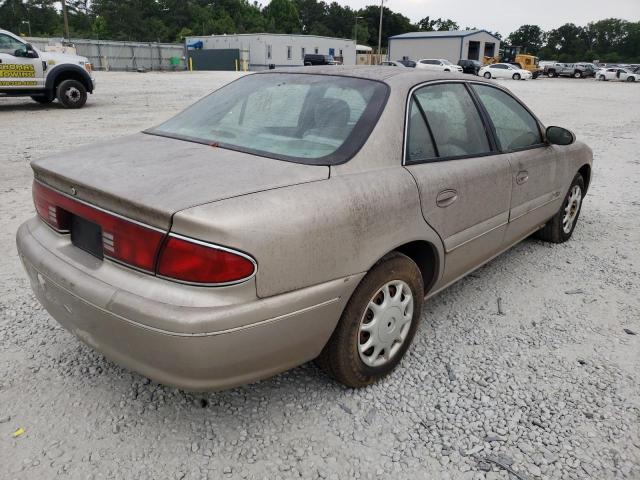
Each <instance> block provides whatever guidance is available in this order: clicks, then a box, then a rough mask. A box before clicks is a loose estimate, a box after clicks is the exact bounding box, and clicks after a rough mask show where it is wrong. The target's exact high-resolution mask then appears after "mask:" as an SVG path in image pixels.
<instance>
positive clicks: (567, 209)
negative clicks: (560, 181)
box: [537, 173, 584, 243]
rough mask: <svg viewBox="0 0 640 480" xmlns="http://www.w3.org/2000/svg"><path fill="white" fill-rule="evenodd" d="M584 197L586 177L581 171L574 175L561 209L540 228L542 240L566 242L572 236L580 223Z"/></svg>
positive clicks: (538, 234) (538, 233) (539, 235)
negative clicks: (579, 218) (584, 177)
mask: <svg viewBox="0 0 640 480" xmlns="http://www.w3.org/2000/svg"><path fill="white" fill-rule="evenodd" d="M583 197H584V179H583V178H582V175H580V174H579V173H577V174H576V176H575V177H573V181H572V182H571V186H570V187H569V191H568V192H567V195H566V196H565V197H564V202H562V206H561V207H560V210H558V212H557V213H556V214H555V215H554V216H553V217H552V218H551V220H549V221H548V222H547V223H546V224H545V226H544V227H542V229H541V230H538V232H537V237H538V238H540V239H541V240H545V241H547V242H552V243H564V242H566V241H567V240H569V239H570V238H571V235H572V234H573V230H574V229H575V228H576V224H577V223H578V217H579V216H580V209H581V208H582V198H583Z"/></svg>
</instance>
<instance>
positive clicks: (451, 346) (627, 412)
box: [0, 73, 640, 480]
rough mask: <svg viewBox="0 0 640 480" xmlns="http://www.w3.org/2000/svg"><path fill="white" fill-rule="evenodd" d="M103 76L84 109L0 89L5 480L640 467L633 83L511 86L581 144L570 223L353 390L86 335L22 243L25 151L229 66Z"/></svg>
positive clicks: (477, 473) (639, 131)
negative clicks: (211, 373)
mask: <svg viewBox="0 0 640 480" xmlns="http://www.w3.org/2000/svg"><path fill="white" fill-rule="evenodd" d="M97 77H98V82H99V83H98V87H97V92H96V94H95V95H93V96H91V97H90V99H89V102H88V104H87V107H86V108H84V109H82V110H80V111H68V110H63V109H62V108H60V107H58V106H57V105H53V106H50V107H48V108H44V107H42V106H40V105H37V104H36V103H34V102H32V101H30V100H29V99H0V119H1V121H0V134H1V137H0V138H2V143H1V144H2V147H3V148H2V150H1V153H0V200H1V201H0V216H1V217H0V218H2V224H3V228H2V230H1V231H0V252H2V253H3V255H2V256H0V477H1V478H8V479H10V478H54V477H63V478H96V479H98V478H117V479H121V478H122V479H125V478H126V479H128V478H131V479H144V478H150V479H151V478H153V479H160V478H172V479H182V478H186V479H202V478H210V479H218V478H270V479H273V478H305V479H313V478H335V479H342V478H393V479H402V478H411V479H415V478H434V479H466V480H472V479H473V480H475V479H485V478H486V479H487V480H497V479H505V480H506V479H509V478H511V479H516V478H520V479H521V480H523V479H528V480H533V479H538V478H548V479H584V478H590V479H597V480H602V479H622V478H625V479H640V274H639V271H640V268H639V267H640V248H639V246H640V109H639V108H638V107H639V106H640V85H631V84H620V83H612V82H607V83H603V82H595V81H590V80H573V79H540V80H535V81H529V82H514V81H510V82H508V86H509V87H511V88H512V90H513V91H515V92H516V93H517V94H518V95H520V96H521V98H523V99H524V100H525V101H526V102H527V103H528V104H529V105H530V106H531V107H532V108H533V109H534V111H536V112H537V113H538V114H539V116H540V117H541V118H542V120H543V121H544V122H546V123H547V124H558V125H562V126H566V127H569V128H571V129H573V130H574V131H575V132H576V133H577V135H578V137H579V138H580V139H582V140H584V141H586V142H587V143H588V144H589V145H590V146H591V147H592V148H593V150H594V152H595V167H594V175H593V184H592V185H593V186H592V188H591V190H590V191H589V194H588V196H587V198H586V201H585V204H584V209H583V211H582V215H581V218H580V221H579V224H578V226H577V229H576V231H575V233H574V237H573V239H572V240H571V241H570V242H568V243H567V244H564V245H549V244H544V243H541V242H538V241H535V240H527V241H525V242H523V243H522V244H520V245H519V246H517V247H515V248H513V249H512V250H511V251H509V252H507V253H506V254H504V255H502V256H501V257H499V258H498V259H496V260H494V261H493V262H491V263H490V264H488V265H487V266H485V267H483V268H481V269H480V270H478V271H476V272H475V273H473V274H472V275H470V276H469V277H467V278H466V279H464V280H462V281H460V282H458V283H457V284H456V285H454V286H453V287H451V288H449V289H448V290H447V291H445V292H444V293H442V294H440V295H438V296H437V297H435V298H434V299H432V300H431V301H429V302H428V304H427V305H426V311H425V314H424V323H423V325H422V326H421V329H420V330H419V332H418V335H417V336H416V339H415V342H414V345H413V348H412V349H411V350H410V351H409V353H408V355H407V357H406V358H405V360H404V361H403V362H402V365H401V368H400V369H399V370H398V371H396V372H395V373H394V374H393V375H391V376H390V377H388V378H387V379H386V380H385V381H383V382H382V383H380V384H378V385H375V386H372V387H370V388H367V389H364V390H359V391H353V390H348V389H345V388H342V387H340V386H338V385H336V384H334V383H332V382H331V381H330V380H329V379H328V378H327V377H325V376H324V375H323V374H322V373H321V372H320V371H319V370H318V369H317V368H316V367H315V366H314V365H312V364H309V365H304V366H302V367H300V368H297V369H295V370H293V371H290V372H287V373H284V374H282V375H279V376H277V377H275V378H273V379H270V380H266V381H263V382H261V383H258V384H254V385H250V386H246V387H242V388H237V389H235V390H231V391H227V392H222V393H216V394H208V395H207V394H189V393H185V392H182V391H179V390H176V389H172V388H167V387H163V386H161V385H157V384H155V383H153V382H149V380H147V379H145V378H143V377H141V376H139V375H137V374H134V373H131V372H129V371H126V370H124V369H122V368H120V367H118V366H117V365H115V364H113V363H111V362H110V361H107V360H105V359H104V358H103V357H102V356H101V355H99V354H97V353H95V352H93V351H92V350H90V349H89V348H88V347H86V346H84V345H82V344H80V342H79V341H78V340H76V339H75V338H74V337H72V336H71V335H70V334H69V333H67V332H66V331H65V330H63V329H62V328H61V327H60V326H58V324H57V323H56V322H55V321H54V320H52V319H51V318H50V317H49V316H48V315H47V314H46V312H44V311H43V310H42V309H40V308H39V306H38V304H37V303H36V302H35V300H34V297H33V296H32V294H31V290H30V288H29V286H28V282H27V279H26V277H25V275H24V273H23V271H22V268H21V266H20V263H19V260H18V258H17V254H16V249H15V244H14V235H15V231H16V229H17V227H18V225H19V224H20V223H21V222H22V221H24V220H25V219H27V218H28V217H29V216H31V215H33V206H32V200H31V193H30V189H31V171H30V168H29V161H30V160H31V159H32V158H37V157H39V156H41V155H44V154H46V153H50V152H57V151H61V150H65V149H70V148H72V147H76V146H78V145H82V144H85V143H89V142H93V141H96V140H99V139H105V138H108V137H117V136H120V135H124V134H128V133H132V132H135V131H139V130H141V129H143V128H146V127H148V126H151V125H154V124H156V123H158V122H160V121H161V120H163V119H165V118H167V117H169V116H170V115H171V114H173V113H174V112H176V111H178V110H179V109H181V108H182V107H183V106H186V105H188V104H190V103H192V102H193V101H194V100H195V99H197V98H199V97H201V96H202V95H204V94H205V93H207V92H209V91H210V90H212V89H213V88H214V87H217V86H219V85H221V84H223V83H225V82H227V81H229V80H230V79H232V78H235V77H236V74H235V73H194V74H186V73H184V74H182V73H179V74H156V73H148V74H132V73H130V74H125V73H98V75H97ZM498 299H501V305H502V310H503V314H499V313H498ZM625 329H627V330H628V331H630V332H636V333H637V334H638V335H632V334H630V333H627V332H625ZM18 428H23V429H24V431H25V433H24V434H22V435H20V436H18V437H15V438H14V437H13V432H14V431H16V429H18ZM491 460H494V461H497V462H499V463H502V464H503V465H506V466H508V467H509V468H510V469H512V470H513V471H514V472H517V476H516V475H515V474H508V473H507V472H506V471H505V470H504V469H503V468H501V467H499V466H498V465H497V464H496V463H492V461H491Z"/></svg>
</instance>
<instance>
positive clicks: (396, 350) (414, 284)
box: [316, 252, 424, 388]
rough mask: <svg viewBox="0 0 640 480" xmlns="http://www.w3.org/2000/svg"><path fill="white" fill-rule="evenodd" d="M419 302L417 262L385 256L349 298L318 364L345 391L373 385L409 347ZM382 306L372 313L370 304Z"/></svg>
mask: <svg viewBox="0 0 640 480" xmlns="http://www.w3.org/2000/svg"><path fill="white" fill-rule="evenodd" d="M407 299H409V300H407ZM404 302H407V304H406V305H404ZM423 302H424V285H423V282H422V275H421V273H420V269H419V268H418V266H417V265H416V264H415V262H414V261H413V260H411V259H410V258H409V257H407V256H406V255H403V254H401V253H398V252H392V253H390V254H388V255H386V256H384V257H383V258H382V259H381V260H380V261H379V262H378V263H376V264H375V265H374V266H373V268H372V269H371V270H370V271H369V273H367V275H366V276H365V277H364V278H363V279H362V281H361V282H360V285H358V287H357V288H356V290H355V291H354V292H353V294H352V295H351V298H350V299H349V302H348V303H347V305H346V307H345V309H344V311H343V312H342V316H341V317H340V321H339V322H338V325H337V326H336V329H335V330H334V332H333V334H332V335H331V338H330V339H329V341H328V342H327V344H326V345H325V347H324V349H323V350H322V353H321V354H320V356H319V357H318V358H317V359H316V363H317V364H318V365H319V366H320V367H321V368H322V369H323V370H324V371H326V372H327V373H328V374H329V375H330V376H331V377H333V378H334V379H335V380H337V381H338V382H340V383H342V384H344V385H346V386H348V387H352V388H360V387H365V386H367V385H370V384H372V383H374V382H377V381H378V380H380V379H381V378H383V377H385V376H386V375H388V374H389V373H390V372H391V371H392V370H393V369H394V368H395V367H396V366H397V364H398V363H399V362H400V360H401V359H402V357H403V356H404V354H405V352H406V351H407V349H408V348H409V346H410V345H411V342H412V340H413V337H414V336H415V333H416V330H417V329H418V324H419V322H420V316H421V314H422V304H423ZM385 303H386V304H387V307H386V308H385V309H381V310H380V312H378V313H374V311H373V310H372V308H371V305H372V304H376V305H384V304H385ZM403 309H404V311H403ZM376 315H378V317H377V318H376ZM395 315H398V317H399V318H398V317H396V316H395ZM368 325H369V327H367V326H368ZM376 326H378V327H380V330H378V329H377V328H376ZM373 329H375V330H373ZM392 337H393V340H392V339H391V338H392ZM396 337H397V338H396ZM400 338H401V339H402V341H398V340H399V339H400ZM370 342H372V343H371V346H369V347H367V348H366V349H364V347H366V345H367V343H370ZM389 345H390V346H389ZM385 350H386V352H385ZM389 352H391V354H390V355H389ZM374 356H375V357H374ZM387 356H388V358H387ZM365 360H366V363H365ZM377 362H380V363H379V364H377Z"/></svg>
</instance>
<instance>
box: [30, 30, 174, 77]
mask: <svg viewBox="0 0 640 480" xmlns="http://www.w3.org/2000/svg"><path fill="white" fill-rule="evenodd" d="M27 41H28V42H30V43H31V44H32V45H33V46H34V47H36V48H38V49H40V50H43V51H45V50H61V49H64V47H63V46H62V45H63V39H62V38H40V37H28V38H27ZM71 43H72V44H73V46H74V47H75V50H76V52H77V54H78V55H80V56H83V57H87V58H88V59H89V61H90V62H91V63H92V65H93V68H94V69H96V70H119V71H130V70H140V69H144V70H184V69H185V62H184V55H185V53H184V46H183V45H181V44H173V43H156V42H146V43H143V42H118V41H114V40H90V39H71Z"/></svg>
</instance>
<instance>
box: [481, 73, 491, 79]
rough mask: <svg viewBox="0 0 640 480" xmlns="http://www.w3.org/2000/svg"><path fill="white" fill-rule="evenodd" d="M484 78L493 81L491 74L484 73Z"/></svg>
mask: <svg viewBox="0 0 640 480" xmlns="http://www.w3.org/2000/svg"><path fill="white" fill-rule="evenodd" d="M483 77H484V78H486V79H487V80H490V79H491V73H490V72H484V75H483Z"/></svg>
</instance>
